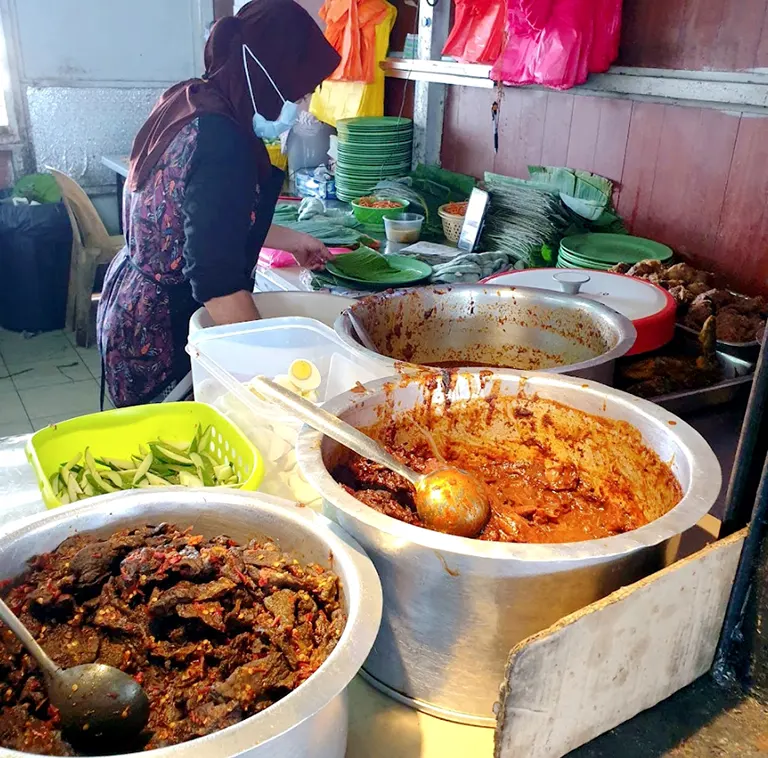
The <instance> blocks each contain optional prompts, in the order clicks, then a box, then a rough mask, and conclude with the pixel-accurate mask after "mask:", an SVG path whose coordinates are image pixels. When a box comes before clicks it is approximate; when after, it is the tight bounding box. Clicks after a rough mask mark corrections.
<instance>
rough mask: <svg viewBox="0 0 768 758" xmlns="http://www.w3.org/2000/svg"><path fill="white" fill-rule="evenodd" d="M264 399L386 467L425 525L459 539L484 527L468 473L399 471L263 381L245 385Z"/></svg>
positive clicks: (485, 508) (342, 427)
mask: <svg viewBox="0 0 768 758" xmlns="http://www.w3.org/2000/svg"><path fill="white" fill-rule="evenodd" d="M250 386H251V388H252V389H255V390H256V391H257V392H258V393H260V394H261V395H262V396H263V397H265V398H266V399H267V400H269V401H271V402H272V403H274V404H275V405H277V406H279V407H280V408H281V409H282V410H284V411H286V412H287V413H291V414H293V415H294V416H296V417H297V418H299V419H301V420H302V421H303V422H304V423H306V424H309V426H311V427H312V428H313V429H316V430H317V431H318V432H322V433H323V434H326V435H327V436H328V437H331V438H332V439H334V440H336V442H339V443H341V444H342V445H344V447H348V448H349V449H350V450H353V451H354V452H355V453H357V454H358V455H362V456H363V457H364V458H369V459H370V460H372V461H374V462H375V463H379V464H381V465H382V466H386V467H387V468H388V469H390V470H391V471H394V472H395V473H396V474H399V475H400V476H402V477H403V478H404V479H406V480H408V481H409V482H410V483H411V484H412V485H413V486H414V487H415V489H416V510H417V511H418V514H419V517H420V518H421V520H422V521H423V522H424V524H425V525H426V526H428V527H429V528H430V529H434V530H435V531H438V532H444V533H446V534H455V535H457V536H459V537H475V536H477V535H478V534H479V533H480V531H481V530H482V528H483V527H484V526H485V525H486V523H487V522H488V519H489V518H490V515H491V508H490V505H489V503H488V495H487V493H486V491H485V487H484V486H483V484H482V482H480V481H479V480H478V479H477V478H476V477H474V476H473V475H472V474H470V473H468V472H466V471H462V470H461V469H457V468H452V467H449V466H445V467H442V468H439V469H437V470H436V471H433V472H432V473H430V474H418V473H416V472H415V471H413V470H412V469H410V468H408V466H404V465H403V464H402V463H400V461H398V460H397V459H396V458H395V457H394V456H392V455H390V454H389V453H388V452H387V451H386V450H384V448H383V447H381V445H379V443H378V442H375V441H374V440H372V439H371V438H370V437H368V436H367V435H366V434H363V433H362V432H361V431H359V430H358V429H355V428H354V427H353V426H350V425H349V424H347V423H345V422H344V421H342V420H341V419H339V418H336V416H332V415H331V414H330V413H328V411H324V410H323V409H322V408H318V407H317V406H315V405H313V404H312V403H310V402H308V401H307V400H304V398H301V397H299V396H298V395H296V394H294V393H293V392H291V391H290V390H287V389H284V388H283V387H281V386H279V385H278V384H275V383H274V382H273V381H271V380H269V379H267V378H266V377H263V376H258V377H256V378H255V379H252V380H251V382H250Z"/></svg>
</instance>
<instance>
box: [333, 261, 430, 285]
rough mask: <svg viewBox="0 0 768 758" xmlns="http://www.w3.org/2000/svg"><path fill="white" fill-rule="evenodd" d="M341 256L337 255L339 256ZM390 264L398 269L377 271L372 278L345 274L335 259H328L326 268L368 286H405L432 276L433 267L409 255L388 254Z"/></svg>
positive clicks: (338, 276) (344, 278)
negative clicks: (335, 263)
mask: <svg viewBox="0 0 768 758" xmlns="http://www.w3.org/2000/svg"><path fill="white" fill-rule="evenodd" d="M338 257H340V256H337V258H338ZM387 260H388V261H389V264H390V265H391V266H392V267H393V268H394V269H396V270H395V271H392V272H390V273H387V274H381V273H377V274H376V275H374V276H372V277H371V278H370V279H358V278H353V277H351V276H345V275H344V274H342V273H341V272H340V271H339V269H338V268H336V266H335V265H334V263H333V261H328V262H327V263H326V264H325V268H326V270H327V271H328V273H329V274H333V275H334V276H335V277H337V278H339V279H343V280H344V281H346V282H353V283H354V284H360V285H364V286H366V287H376V288H382V289H387V288H389V287H404V286H405V285H408V284H416V283H418V282H423V281H424V280H425V279H429V277H430V276H432V267H431V266H430V265H428V264H426V263H424V262H423V261H419V260H416V258H409V257H408V256H407V255H388V256H387Z"/></svg>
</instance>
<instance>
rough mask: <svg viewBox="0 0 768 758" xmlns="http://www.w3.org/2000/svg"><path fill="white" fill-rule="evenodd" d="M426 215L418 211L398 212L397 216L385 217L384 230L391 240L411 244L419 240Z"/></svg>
mask: <svg viewBox="0 0 768 758" xmlns="http://www.w3.org/2000/svg"><path fill="white" fill-rule="evenodd" d="M423 224H424V216H422V215H420V214H418V213H398V214H397V215H396V216H385V217H384V231H385V232H386V233H387V240H388V241H389V242H398V243H400V244H404V245H410V244H411V243H413V242H418V241H419V237H420V236H421V227H422V225H423Z"/></svg>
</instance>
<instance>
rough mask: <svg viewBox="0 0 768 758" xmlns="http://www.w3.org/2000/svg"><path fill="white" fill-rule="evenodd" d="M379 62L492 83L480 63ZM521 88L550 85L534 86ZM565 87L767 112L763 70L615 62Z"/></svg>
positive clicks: (392, 73)
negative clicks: (637, 65) (684, 68)
mask: <svg viewBox="0 0 768 758" xmlns="http://www.w3.org/2000/svg"><path fill="white" fill-rule="evenodd" d="M382 68H384V71H385V73H386V75H387V76H388V77H392V78H395V79H409V80H412V81H420V82H430V83H435V84H451V85H457V86H464V87H480V88H484V89H491V88H493V87H494V86H495V83H494V82H493V81H492V80H491V79H490V73H491V67H490V66H483V65H479V64H471V63H469V64H468V63H456V62H455V61H443V60H439V61H437V60H407V59H404V58H388V59H387V60H386V61H385V62H384V63H383V64H382ZM521 89H529V90H534V91H536V90H539V91H551V90H547V89H546V88H544V87H537V86H528V87H521ZM567 91H568V92H570V93H572V94H575V95H592V96H595V95H597V96H600V97H621V98H626V99H630V100H647V101H654V102H663V103H672V104H675V105H687V106H693V107H707V108H717V109H719V110H725V111H737V112H745V113H753V114H757V115H762V116H768V74H764V73H755V72H737V71H734V72H731V71H678V70H671V69H653V68H626V67H621V66H615V67H612V68H611V69H610V70H609V71H608V72H607V73H605V74H593V75H592V76H590V77H589V80H588V81H587V82H586V83H585V84H582V85H580V86H578V87H574V88H573V89H570V90H567Z"/></svg>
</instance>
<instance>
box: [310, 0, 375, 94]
mask: <svg viewBox="0 0 768 758" xmlns="http://www.w3.org/2000/svg"><path fill="white" fill-rule="evenodd" d="M388 5H389V4H388V3H387V2H386V0H325V2H324V3H323V6H322V8H320V18H321V19H323V21H325V24H326V27H325V38H326V39H327V40H328V41H329V42H330V43H331V44H332V45H333V47H334V49H335V50H336V52H337V53H338V54H339V55H340V56H341V63H340V64H339V66H338V68H337V69H336V70H335V71H334V72H333V73H332V74H331V75H330V76H329V77H328V78H329V79H330V80H331V81H341V82H364V83H366V84H370V83H372V82H373V80H374V78H375V73H376V71H375V67H376V60H375V59H376V27H377V26H378V25H379V24H381V23H382V22H383V21H384V20H386V18H387V13H388Z"/></svg>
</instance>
